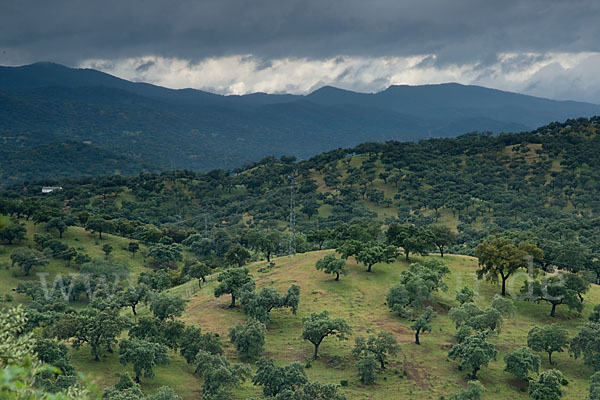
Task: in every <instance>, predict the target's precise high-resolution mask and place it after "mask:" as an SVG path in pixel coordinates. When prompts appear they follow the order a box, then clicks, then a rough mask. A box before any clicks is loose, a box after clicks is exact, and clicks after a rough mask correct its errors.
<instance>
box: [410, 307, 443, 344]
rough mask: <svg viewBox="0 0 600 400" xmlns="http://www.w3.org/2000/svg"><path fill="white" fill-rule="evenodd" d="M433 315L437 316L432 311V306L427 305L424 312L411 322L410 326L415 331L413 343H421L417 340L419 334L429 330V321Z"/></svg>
mask: <svg viewBox="0 0 600 400" xmlns="http://www.w3.org/2000/svg"><path fill="white" fill-rule="evenodd" d="M435 317H437V314H436V313H435V312H434V311H433V308H431V307H427V309H426V310H425V312H424V313H423V314H421V315H420V316H419V317H418V318H417V319H416V320H415V322H413V324H412V325H411V327H410V328H411V329H412V330H413V331H415V344H421V342H420V341H419V334H421V333H423V332H431V321H432V320H433V319H434V318H435Z"/></svg>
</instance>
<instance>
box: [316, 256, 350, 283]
mask: <svg viewBox="0 0 600 400" xmlns="http://www.w3.org/2000/svg"><path fill="white" fill-rule="evenodd" d="M316 268H317V271H321V270H322V271H323V272H325V273H326V274H335V280H336V281H339V280H340V274H343V275H347V274H348V270H347V269H346V261H345V260H342V259H339V258H336V257H335V254H327V255H326V256H325V257H323V258H322V259H320V260H319V261H317V265H316Z"/></svg>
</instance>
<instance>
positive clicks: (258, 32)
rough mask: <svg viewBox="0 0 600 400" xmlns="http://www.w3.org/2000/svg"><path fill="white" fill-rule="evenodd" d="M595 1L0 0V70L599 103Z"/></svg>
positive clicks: (599, 28)
mask: <svg viewBox="0 0 600 400" xmlns="http://www.w3.org/2000/svg"><path fill="white" fill-rule="evenodd" d="M598 21H600V2H598V1H596V0H568V1H557V0H530V1H517V0H504V1H496V0H489V1H482V0H453V1H449V0H437V1H432V0H404V1H399V0H372V1H365V0H347V1H323V0H305V1H296V0H254V1H241V0H203V1H197V0H196V1H191V0H182V1H164V0H163V1H157V0H143V1H142V0H139V1H133V0H127V1H123V0H118V1H114V0H103V1H91V0H90V1H84V0H71V1H67V0H53V1H46V0H38V1H28V0H20V1H16V0H4V1H2V2H1V4H0V64H4V65H19V64H26V63H30V62H36V61H54V62H59V63H62V64H66V65H69V66H93V67H95V68H99V69H102V70H104V71H107V72H110V73H114V74H116V75H118V76H122V77H124V78H127V79H133V80H144V81H149V82H153V83H157V84H161V85H165V86H169V87H178V88H179V87H194V88H199V89H208V90H213V91H216V92H219V93H235V94H241V93H248V92H253V91H266V92H291V93H306V92H308V91H310V90H312V89H314V88H316V87H318V86H321V85H324V84H331V85H335V86H339V87H343V88H347V89H353V90H360V91H367V92H368V91H377V90H381V89H383V88H385V87H386V86H388V85H390V84H400V83H403V84H423V83H437V82H447V81H457V82H461V83H473V84H480V85H484V86H490V87H496V88H500V89H505V90H511V91H519V92H523V93H529V94H534V95H539V96H545V97H552V98H560V99H565V98H569V99H576V100H586V101H591V102H596V103H600V78H598V71H599V70H600V68H599V67H600V40H599V39H600V23H599V22H598Z"/></svg>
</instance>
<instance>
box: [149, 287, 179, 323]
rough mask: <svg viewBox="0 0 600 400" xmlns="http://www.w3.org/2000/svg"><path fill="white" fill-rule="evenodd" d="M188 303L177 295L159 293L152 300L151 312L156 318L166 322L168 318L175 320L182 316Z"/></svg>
mask: <svg viewBox="0 0 600 400" xmlns="http://www.w3.org/2000/svg"><path fill="white" fill-rule="evenodd" d="M186 303H187V301H186V300H184V299H182V298H181V297H179V296H177V295H174V294H169V293H159V294H157V295H156V296H155V297H154V298H153V299H152V302H151V303H150V310H151V311H152V313H153V314H154V316H155V317H156V318H158V319H159V320H161V321H164V320H165V319H167V318H170V319H173V318H175V317H179V316H181V314H182V313H183V310H185V305H186Z"/></svg>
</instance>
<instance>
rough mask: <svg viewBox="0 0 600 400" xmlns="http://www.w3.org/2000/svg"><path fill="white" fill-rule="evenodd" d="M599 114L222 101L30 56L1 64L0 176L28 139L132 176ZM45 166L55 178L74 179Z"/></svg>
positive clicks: (472, 90)
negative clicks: (94, 152)
mask: <svg viewBox="0 0 600 400" xmlns="http://www.w3.org/2000/svg"><path fill="white" fill-rule="evenodd" d="M598 114H600V106H598V105H594V104H588V103H578V102H569V101H553V100H548V99H541V98H536V97H531V96H525V95H520V94H515V93H509V92H502V91H499V90H492V89H487V88H483V87H477V86H463V85H458V84H442V85H427V86H414V87H412V86H392V87H390V88H388V89H386V90H384V91H382V92H379V93H373V94H367V93H356V92H351V91H345V90H341V89H336V88H333V87H323V88H321V89H319V90H316V91H315V92H313V93H310V94H308V95H305V96H300V95H271V94H264V93H255V94H249V95H244V96H221V95H216V94H212V93H208V92H203V91H198V90H192V89H184V90H172V89H167V88H163V87H159V86H154V85H150V84H146V83H134V82H129V81H126V80H123V79H119V78H116V77H114V76H111V75H108V74H104V73H102V72H99V71H95V70H88V69H70V68H67V67H63V66H61V65H57V64H51V63H39V64H33V65H28V66H23V67H0V121H1V124H0V143H2V147H1V149H0V156H2V158H1V159H0V173H3V174H5V175H10V176H13V174H12V172H13V171H12V169H11V167H10V166H11V163H10V161H11V160H13V159H15V158H14V157H15V152H17V151H19V152H20V153H19V154H18V156H19V157H21V158H23V159H32V158H34V157H35V154H36V153H37V154H39V153H41V152H43V151H44V148H38V146H41V145H48V144H53V143H61V142H71V141H75V142H80V143H81V142H90V143H91V144H92V145H94V146H97V147H99V148H101V149H104V150H105V151H108V152H110V154H108V153H103V152H99V153H98V156H97V157H98V159H101V158H103V157H105V158H106V159H107V163H110V162H111V160H114V158H115V157H117V156H116V155H113V154H112V153H116V154H118V155H119V156H123V157H127V159H128V160H127V161H125V160H124V162H126V163H127V164H128V166H131V167H135V166H136V164H135V161H141V162H142V164H138V165H137V167H136V168H134V170H135V171H136V172H141V171H144V170H147V168H145V166H148V165H150V166H153V167H155V168H160V169H161V170H166V169H169V170H172V169H189V170H194V171H208V170H211V169H214V168H223V169H225V168H226V169H230V168H236V167H239V166H240V165H242V164H244V163H245V162H255V161H257V160H259V159H261V158H263V157H265V156H269V155H274V156H277V157H279V156H281V155H290V156H296V157H298V158H300V159H308V158H310V157H312V156H314V155H316V154H319V153H321V152H324V151H328V150H331V149H335V148H338V147H341V146H354V145H357V144H359V143H363V142H367V141H378V142H383V141H387V140H401V141H417V140H419V139H424V138H431V137H453V136H456V135H458V134H461V133H465V132H473V131H481V132H482V131H489V132H493V133H500V132H519V131H524V130H529V129H534V128H535V127H537V126H540V125H543V124H546V123H549V122H551V121H555V120H566V119H568V118H577V117H590V116H593V115H598ZM131 159H133V160H131ZM47 161H48V167H49V168H51V169H53V170H55V171H57V174H56V176H57V177H61V176H77V175H76V174H74V173H73V172H72V171H71V170H70V169H66V170H63V169H62V165H61V163H60V162H52V163H50V161H51V160H47ZM105 172H108V171H105V170H102V169H101V170H98V173H97V174H102V173H105ZM127 172H129V169H128V168H123V171H121V174H126V173H127ZM29 176H33V177H34V178H44V177H45V176H46V175H42V174H40V175H36V174H35V170H32V171H31V172H30V173H27V174H17V175H14V177H13V181H17V180H18V181H19V182H22V181H23V180H24V179H28V177H29ZM0 185H2V186H6V182H4V181H1V182H0Z"/></svg>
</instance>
